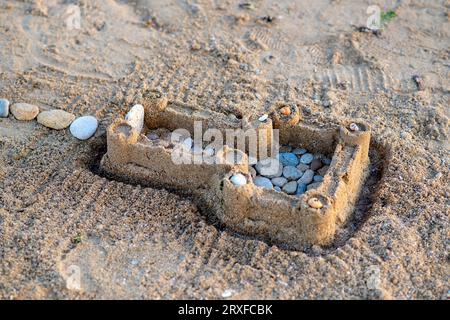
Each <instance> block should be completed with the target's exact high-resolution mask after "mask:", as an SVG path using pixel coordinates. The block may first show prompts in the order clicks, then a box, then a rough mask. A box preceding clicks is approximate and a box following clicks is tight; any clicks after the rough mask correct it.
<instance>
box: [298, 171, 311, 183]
mask: <svg viewBox="0 0 450 320" xmlns="http://www.w3.org/2000/svg"><path fill="white" fill-rule="evenodd" d="M313 178H314V171H312V170H306V171H305V173H303V175H302V177H301V178H300V179H298V183H304V184H309V183H311V181H313Z"/></svg>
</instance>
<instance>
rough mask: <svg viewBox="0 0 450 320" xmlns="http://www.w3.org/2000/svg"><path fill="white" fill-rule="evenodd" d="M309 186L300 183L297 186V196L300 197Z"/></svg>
mask: <svg viewBox="0 0 450 320" xmlns="http://www.w3.org/2000/svg"><path fill="white" fill-rule="evenodd" d="M306 188H307V185H306V184H305V183H298V184H297V191H296V192H295V194H296V195H298V196H300V195H302V194H304V193H305V192H306Z"/></svg>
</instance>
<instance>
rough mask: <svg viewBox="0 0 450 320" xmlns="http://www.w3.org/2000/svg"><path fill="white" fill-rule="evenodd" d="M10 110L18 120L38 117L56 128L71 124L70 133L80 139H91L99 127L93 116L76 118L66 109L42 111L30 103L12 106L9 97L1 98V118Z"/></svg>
mask: <svg viewBox="0 0 450 320" xmlns="http://www.w3.org/2000/svg"><path fill="white" fill-rule="evenodd" d="M10 112H11V113H12V115H13V116H14V117H15V118H16V119H17V120H20V121H31V120H34V119H35V118H37V122H38V123H40V124H42V125H43V126H45V127H47V128H50V129H54V130H62V129H66V128H67V127H69V126H70V133H71V134H72V135H73V136H74V137H75V138H77V139H79V140H86V139H89V138H90V137H92V136H93V135H94V134H95V132H96V131H97V128H98V121H97V119H96V118H95V117H92V116H83V117H79V118H78V119H76V120H75V115H73V114H72V113H70V112H66V111H64V110H59V109H52V110H45V111H40V110H39V107H38V106H35V105H32V104H28V103H15V104H13V105H11V107H10V103H9V101H8V100H7V99H0V118H7V117H8V116H9V113H10Z"/></svg>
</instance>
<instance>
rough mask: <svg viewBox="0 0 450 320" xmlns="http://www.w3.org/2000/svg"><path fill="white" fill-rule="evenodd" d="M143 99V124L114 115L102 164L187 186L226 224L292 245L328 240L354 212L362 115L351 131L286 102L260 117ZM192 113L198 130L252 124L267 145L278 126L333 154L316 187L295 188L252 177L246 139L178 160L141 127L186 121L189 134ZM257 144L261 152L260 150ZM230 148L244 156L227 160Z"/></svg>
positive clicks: (363, 145) (365, 136)
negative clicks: (208, 159) (207, 157)
mask: <svg viewBox="0 0 450 320" xmlns="http://www.w3.org/2000/svg"><path fill="white" fill-rule="evenodd" d="M143 105H144V109H145V121H144V124H145V125H144V129H143V130H142V132H137V130H135V129H134V128H133V127H131V126H130V125H129V124H128V123H127V121H126V120H124V119H117V120H116V121H114V123H112V124H111V125H110V127H109V128H108V132H107V153H106V155H105V156H104V157H103V159H102V162H101V167H102V170H104V171H106V172H110V173H112V174H114V175H116V176H121V177H123V178H125V179H127V180H132V181H134V182H137V183H142V184H146V185H154V186H159V187H166V188H170V189H176V190H180V191H182V192H184V193H187V194H190V195H192V196H194V197H195V198H196V199H198V200H199V202H200V203H201V206H202V207H204V208H206V209H207V210H208V212H211V213H213V214H214V215H215V216H216V217H217V218H218V219H219V220H220V221H221V223H223V224H224V225H225V226H227V227H228V228H230V229H233V230H236V231H238V232H241V233H244V234H247V235H254V236H258V237H262V238H265V239H268V240H270V241H274V242H277V243H283V244H287V245H289V246H290V247H293V248H300V247H301V246H303V245H305V244H318V245H325V244H328V243H330V242H331V241H332V239H333V237H334V234H335V231H336V228H337V227H338V226H339V225H341V224H343V223H344V222H345V221H346V220H347V218H348V217H349V215H350V214H351V212H352V210H353V207H354V203H355V201H356V200H357V198H358V194H359V191H360V189H361V187H362V185H363V182H364V179H365V177H366V174H367V168H368V164H369V158H368V150H369V143H370V130H369V128H368V126H367V125H365V124H364V123H357V128H358V130H356V131H352V130H351V129H350V127H351V123H352V122H351V121H349V122H348V123H342V124H324V125H323V126H313V125H311V124H306V123H303V121H302V120H301V118H302V117H301V113H300V111H299V109H298V107H297V106H296V105H295V104H288V105H286V104H284V103H279V104H275V105H274V106H273V108H272V110H271V111H270V113H269V115H268V117H267V119H264V120H263V121H261V119H251V118H246V117H244V118H243V119H237V118H235V117H229V116H227V115H225V114H221V113H216V112H213V111H205V110H198V109H195V108H193V107H189V106H186V105H184V104H179V103H176V102H170V101H168V100H167V99H165V98H163V97H153V98H151V99H148V100H147V101H146V102H145V103H144V104H143ZM286 108H288V110H287V111H288V112H285V111H286ZM194 121H201V122H202V124H203V130H207V129H208V128H216V129H219V130H226V129H243V130H244V129H248V128H252V129H255V130H256V131H257V132H258V133H260V134H259V135H258V137H259V139H260V138H261V137H263V139H264V140H266V141H267V142H268V146H269V147H271V146H272V144H273V143H275V141H274V137H273V133H272V129H278V130H279V143H280V144H281V145H292V146H299V147H300V146H301V147H304V148H308V149H310V150H314V151H315V152H320V153H324V154H329V155H332V161H331V164H330V167H329V169H328V171H327V172H326V174H325V175H324V177H323V182H322V183H321V184H320V186H319V187H318V188H316V189H312V190H308V191H306V192H305V193H304V194H302V195H300V196H296V195H289V194H285V193H281V192H277V191H275V190H268V189H263V188H260V187H258V186H256V185H255V184H253V178H252V176H251V174H250V173H249V159H248V156H247V151H248V150H247V148H249V145H248V144H247V145H246V146H245V147H244V148H243V149H242V150H235V149H233V148H232V147H230V146H225V147H224V149H223V152H221V153H218V154H215V155H214V157H216V160H217V159H220V160H221V161H216V162H214V163H211V164H208V163H201V164H195V163H186V164H175V163H174V162H173V161H172V152H174V148H173V145H171V144H167V145H155V144H152V143H151V141H150V140H149V139H148V138H147V136H146V135H145V134H146V132H147V131H148V130H151V129H158V128H165V129H167V130H175V129H179V128H183V129H186V130H188V131H189V132H190V133H191V134H194ZM352 125H354V124H352ZM258 142H260V141H258ZM260 151H261V150H258V155H261V154H262V153H261V152H260ZM229 154H233V156H236V155H237V156H238V157H239V158H241V159H242V161H241V162H240V163H238V164H235V163H230V162H228V161H227V159H228V155H229ZM264 154H265V153H264ZM258 157H259V156H258ZM259 160H261V158H260V159H259ZM236 173H241V174H242V175H244V176H245V178H246V180H247V183H245V184H244V185H239V186H238V185H235V184H233V183H232V182H231V181H230V177H232V176H233V175H234V174H236Z"/></svg>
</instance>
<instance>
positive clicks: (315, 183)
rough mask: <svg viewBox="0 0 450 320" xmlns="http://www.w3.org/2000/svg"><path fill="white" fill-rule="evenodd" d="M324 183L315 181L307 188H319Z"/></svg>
mask: <svg viewBox="0 0 450 320" xmlns="http://www.w3.org/2000/svg"><path fill="white" fill-rule="evenodd" d="M321 184H322V183H321V182H314V183H311V184H309V185H308V187H307V190H311V189H316V188H318V187H319V186H320V185H321Z"/></svg>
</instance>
